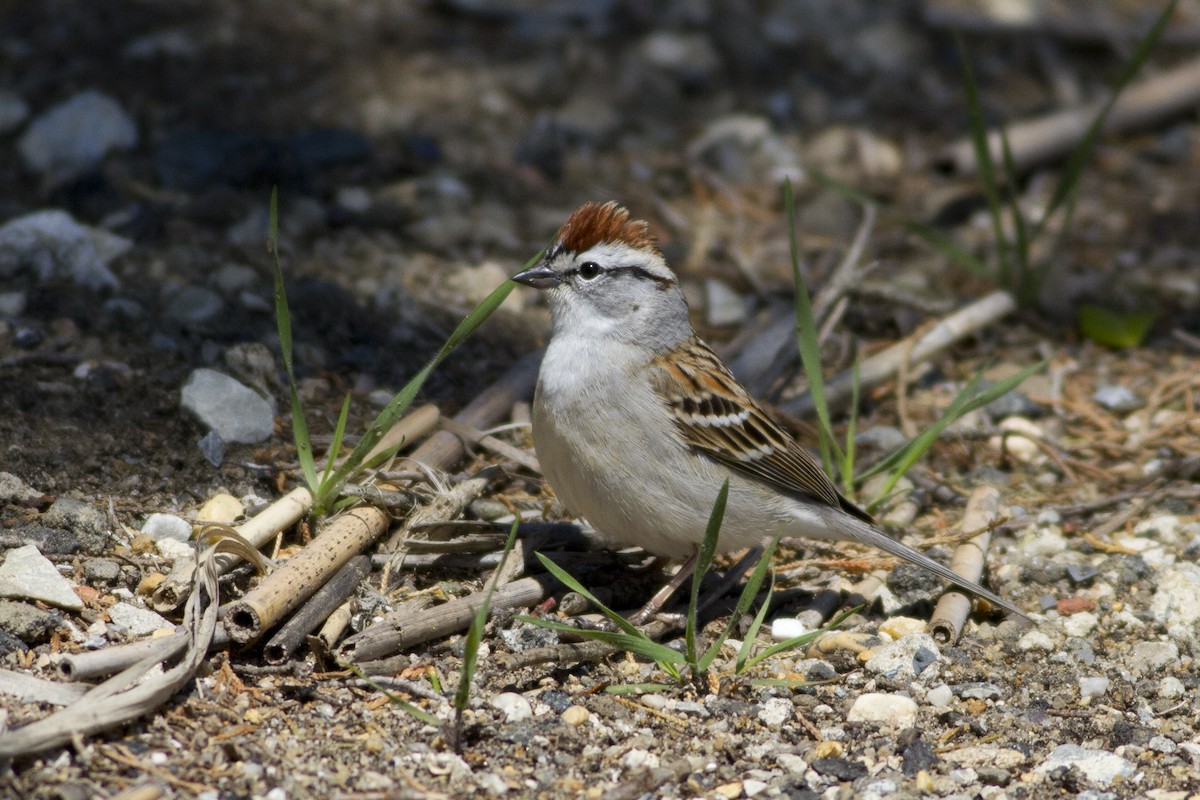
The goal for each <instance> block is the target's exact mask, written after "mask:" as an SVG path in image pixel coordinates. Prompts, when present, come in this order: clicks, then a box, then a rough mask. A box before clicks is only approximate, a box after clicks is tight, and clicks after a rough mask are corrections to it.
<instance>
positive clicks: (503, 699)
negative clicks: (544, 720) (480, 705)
mask: <svg viewBox="0 0 1200 800" xmlns="http://www.w3.org/2000/svg"><path fill="white" fill-rule="evenodd" d="M488 704H489V705H491V707H492V708H494V709H496V710H497V711H499V712H500V713H502V714H504V716H505V718H506V719H507V720H508V721H509V722H519V721H520V720H523V719H529V718H530V717H532V716H533V706H531V705H530V704H529V700H528V699H527V698H526V697H525V696H524V695H520V694H517V693H516V692H501V693H500V694H498V695H496V696H495V697H493V698H492V699H491V700H489V701H488Z"/></svg>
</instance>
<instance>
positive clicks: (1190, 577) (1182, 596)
mask: <svg viewBox="0 0 1200 800" xmlns="http://www.w3.org/2000/svg"><path fill="white" fill-rule="evenodd" d="M1154 584H1155V585H1154V597H1153V598H1152V599H1151V600H1150V614H1151V615H1152V616H1153V617H1154V621H1155V622H1158V623H1160V624H1162V625H1165V626H1167V627H1171V626H1174V625H1184V626H1188V627H1195V626H1196V625H1197V624H1198V623H1200V565H1197V564H1194V563H1192V562H1184V563H1180V564H1175V565H1173V566H1169V567H1165V568H1163V569H1162V570H1160V571H1159V573H1158V575H1157V576H1156V578H1155V581H1154Z"/></svg>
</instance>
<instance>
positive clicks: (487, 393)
mask: <svg viewBox="0 0 1200 800" xmlns="http://www.w3.org/2000/svg"><path fill="white" fill-rule="evenodd" d="M542 352H543V351H538V352H536V353H532V354H530V355H528V356H525V357H524V358H522V359H521V360H520V361H518V362H517V363H516V364H514V365H513V366H512V367H511V368H510V369H509V370H508V372H506V373H504V375H502V376H501V378H500V380H498V381H496V382H495V383H493V384H492V385H491V386H489V387H488V388H487V389H485V390H484V391H483V393H482V394H480V395H479V396H478V397H476V398H475V399H474V400H472V401H471V402H470V403H468V404H467V406H466V407H465V408H464V409H463V410H462V411H460V412H458V413H457V414H455V415H454V419H455V420H457V421H458V422H462V423H464V424H466V425H470V426H471V427H473V428H488V427H491V426H492V425H495V424H496V423H497V422H500V421H501V420H502V419H503V418H504V416H505V415H506V414H507V413H508V411H509V409H510V408H512V405H513V403H515V402H517V401H518V400H528V399H530V398H531V397H533V386H534V383H535V382H536V380H537V371H538V366H539V365H541V363H542ZM466 452H467V450H466V448H465V447H464V446H463V442H462V439H460V438H458V437H457V436H455V435H454V434H453V433H450V432H449V431H438V432H437V433H435V434H433V435H432V436H430V437H429V438H428V439H426V440H425V442H424V443H423V444H422V445H421V446H420V447H418V448H417V449H416V450H414V451H413V453H412V454H411V455H410V456H409V457H408V458H409V459H411V460H412V461H418V462H420V463H422V464H425V465H427V466H430V467H433V468H435V469H449V468H450V467H451V466H453V465H454V464H455V463H457V462H458V460H459V459H460V458H462V457H463V456H464V455H466Z"/></svg>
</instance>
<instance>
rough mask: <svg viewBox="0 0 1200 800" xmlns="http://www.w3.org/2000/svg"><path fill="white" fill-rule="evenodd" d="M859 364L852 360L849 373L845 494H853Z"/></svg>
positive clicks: (860, 386) (859, 387) (844, 461)
mask: <svg viewBox="0 0 1200 800" xmlns="http://www.w3.org/2000/svg"><path fill="white" fill-rule="evenodd" d="M860 365H861V362H860V361H859V360H858V359H857V358H856V359H854V366H852V367H851V373H850V418H849V420H847V422H846V452H845V455H844V456H843V458H842V461H841V467H842V488H843V489H845V490H846V492H847V493H851V494H852V493H853V492H854V455H855V447H856V445H855V443H854V437H855V436H856V435H857V434H858V401H859V396H860V394H861V393H862V379H861V376H860V375H859V367H860Z"/></svg>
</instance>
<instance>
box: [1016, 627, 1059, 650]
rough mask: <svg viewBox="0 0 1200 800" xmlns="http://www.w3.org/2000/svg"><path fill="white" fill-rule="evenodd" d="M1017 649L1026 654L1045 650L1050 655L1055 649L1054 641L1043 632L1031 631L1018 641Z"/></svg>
mask: <svg viewBox="0 0 1200 800" xmlns="http://www.w3.org/2000/svg"><path fill="white" fill-rule="evenodd" d="M1017 647H1019V648H1021V650H1023V651H1025V652H1028V651H1030V650H1044V651H1045V652H1047V653H1048V652H1050V651H1051V650H1053V649H1054V641H1053V640H1052V639H1051V638H1050V637H1049V636H1047V635H1046V634H1044V633H1042V632H1041V631H1030V632H1029V633H1027V634H1025V635H1024V636H1022V637H1021V638H1020V639H1019V640H1018V641H1017Z"/></svg>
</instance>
